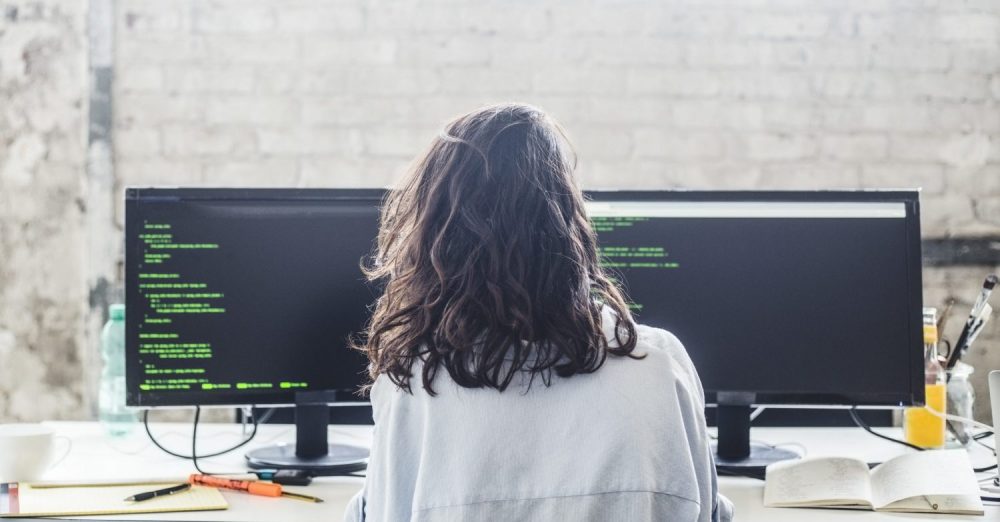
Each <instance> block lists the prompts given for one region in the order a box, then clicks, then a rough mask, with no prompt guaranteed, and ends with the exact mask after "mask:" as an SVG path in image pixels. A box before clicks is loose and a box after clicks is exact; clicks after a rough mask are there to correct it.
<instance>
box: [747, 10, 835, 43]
mask: <svg viewBox="0 0 1000 522" xmlns="http://www.w3.org/2000/svg"><path fill="white" fill-rule="evenodd" d="M829 29H830V18H829V16H827V15H823V14H752V15H747V16H742V17H740V18H739V20H738V21H737V23H736V34H738V35H740V36H749V37H757V38H775V39H781V38H819V37H821V36H824V35H826V34H827V32H828V31H829Z"/></svg>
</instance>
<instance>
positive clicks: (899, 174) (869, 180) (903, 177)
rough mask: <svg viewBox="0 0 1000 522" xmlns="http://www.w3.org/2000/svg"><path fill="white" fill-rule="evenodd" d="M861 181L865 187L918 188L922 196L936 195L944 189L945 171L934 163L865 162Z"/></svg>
mask: <svg viewBox="0 0 1000 522" xmlns="http://www.w3.org/2000/svg"><path fill="white" fill-rule="evenodd" d="M861 183H862V186H864V187H866V188H920V189H921V195H922V196H924V197H926V196H928V195H935V196H936V195H940V194H943V193H944V191H945V173H944V167H942V166H941V165H939V164H935V163H900V162H895V163H877V164H866V165H864V166H862V168H861Z"/></svg>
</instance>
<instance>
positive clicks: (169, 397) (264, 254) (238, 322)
mask: <svg viewBox="0 0 1000 522" xmlns="http://www.w3.org/2000/svg"><path fill="white" fill-rule="evenodd" d="M383 195H384V191H383V190H377V189H373V190H334V189H329V190H315V189H313V190H297V189H194V188H191V189H159V188H129V189H127V190H126V198H125V280H126V284H125V286H126V358H125V359H126V387H127V392H126V402H127V404H129V405H131V406H138V407H164V406H184V405H186V406H190V405H296V415H295V417H296V424H297V434H296V437H297V442H296V445H295V446H275V447H269V448H263V449H261V450H257V451H256V452H251V453H250V454H248V460H249V463H250V465H251V466H253V467H258V468H260V467H263V468H296V469H310V470H312V471H313V472H316V473H324V472H334V471H338V472H342V471H346V470H350V469H354V468H358V467H363V461H364V458H365V457H366V456H367V451H366V450H363V449H359V448H354V447H351V446H345V445H330V444H328V443H327V439H326V436H327V424H328V420H329V409H328V404H337V405H343V404H357V403H361V402H364V399H362V398H361V397H360V396H359V395H358V391H359V388H360V386H361V385H362V384H363V383H364V382H365V380H366V368H367V360H366V358H365V356H364V354H362V353H359V352H357V351H354V350H351V349H350V348H349V347H348V339H349V336H351V335H352V334H357V333H359V332H361V331H362V330H363V329H364V327H365V324H366V322H367V320H368V318H369V308H368V307H369V306H370V305H371V304H372V303H373V302H374V301H375V299H376V298H377V297H378V289H377V288H374V287H373V286H372V285H370V284H369V283H368V282H366V280H365V277H364V275H363V274H362V271H361V268H360V264H361V262H362V259H363V258H364V257H365V256H366V255H368V254H370V253H371V252H372V250H373V248H374V241H375V237H376V234H377V231H378V216H379V205H380V203H381V200H382V197H383Z"/></svg>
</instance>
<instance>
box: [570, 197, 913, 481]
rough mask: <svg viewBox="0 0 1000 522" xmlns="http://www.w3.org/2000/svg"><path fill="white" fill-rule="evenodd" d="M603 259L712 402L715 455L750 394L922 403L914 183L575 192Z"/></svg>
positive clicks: (754, 457) (739, 430) (765, 455)
mask: <svg viewBox="0 0 1000 522" xmlns="http://www.w3.org/2000/svg"><path fill="white" fill-rule="evenodd" d="M588 196H589V199H590V202H589V203H588V206H587V208H588V213H589V216H590V218H591V220H592V223H593V224H594V228H595V229H596V230H597V233H598V243H599V247H600V250H601V256H602V259H603V263H604V266H605V267H607V268H608V269H609V270H610V271H611V273H612V275H613V277H616V278H618V279H619V280H620V281H621V283H622V285H623V286H624V287H625V290H626V292H627V294H628V296H629V297H630V298H631V299H632V301H633V302H634V305H633V312H634V313H635V316H636V318H637V320H638V321H639V322H640V323H644V324H648V325H650V326H656V327H661V328H664V329H666V330H669V331H671V332H673V333H674V334H675V335H676V336H677V337H678V338H679V339H680V340H681V342H683V343H684V345H685V347H686V348H687V352H688V353H689V354H690V356H691V359H692V360H693V362H694V365H695V367H696V368H697V370H698V373H699V375H700V377H701V381H702V383H703V385H704V388H705V391H706V395H707V400H708V402H710V403H714V404H716V405H717V408H718V411H717V419H718V428H719V441H718V452H717V462H718V463H719V464H720V465H721V466H729V465H734V466H735V465H750V466H758V465H764V464H766V463H768V462H770V461H773V460H776V459H781V458H788V457H791V456H792V455H791V454H788V453H782V452H780V451H779V452H777V453H775V452H774V451H769V450H772V448H769V447H767V446H751V444H750V435H749V423H750V411H751V410H750V407H751V405H798V406H803V405H823V406H829V405H840V406H855V405H863V406H885V407H896V406H900V405H911V404H922V403H923V401H924V382H923V349H922V342H923V341H922V330H921V329H922V323H921V321H922V318H921V308H922V296H921V254H920V220H919V204H918V193H917V192H915V191H892V192H887V191H849V192H848V191H845V192H839V191H823V192H699V191H663V192H627V191H621V192H616V191H592V192H589V193H588Z"/></svg>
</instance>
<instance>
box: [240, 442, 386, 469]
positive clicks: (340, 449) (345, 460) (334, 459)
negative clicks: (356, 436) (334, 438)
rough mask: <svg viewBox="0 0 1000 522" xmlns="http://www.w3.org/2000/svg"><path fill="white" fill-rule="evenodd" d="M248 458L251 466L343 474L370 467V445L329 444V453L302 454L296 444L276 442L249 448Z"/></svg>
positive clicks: (253, 467)
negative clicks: (296, 450) (316, 454)
mask: <svg viewBox="0 0 1000 522" xmlns="http://www.w3.org/2000/svg"><path fill="white" fill-rule="evenodd" d="M246 459H247V464H248V465H249V466H250V468H251V469H295V470H302V471H308V472H309V473H311V474H313V475H316V476H323V475H344V474H347V473H352V472H355V471H361V470H363V469H365V468H367V467H368V448H363V447H361V446H351V445H348V444H329V445H327V453H326V455H320V456H317V457H299V456H298V455H296V454H295V444H276V445H273V446H265V447H263V448H257V449H255V450H253V451H249V452H247V454H246Z"/></svg>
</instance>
